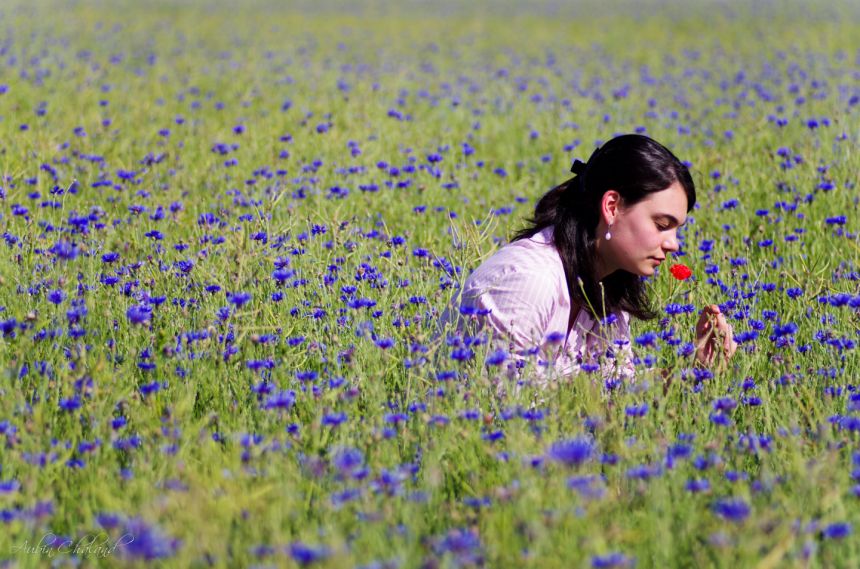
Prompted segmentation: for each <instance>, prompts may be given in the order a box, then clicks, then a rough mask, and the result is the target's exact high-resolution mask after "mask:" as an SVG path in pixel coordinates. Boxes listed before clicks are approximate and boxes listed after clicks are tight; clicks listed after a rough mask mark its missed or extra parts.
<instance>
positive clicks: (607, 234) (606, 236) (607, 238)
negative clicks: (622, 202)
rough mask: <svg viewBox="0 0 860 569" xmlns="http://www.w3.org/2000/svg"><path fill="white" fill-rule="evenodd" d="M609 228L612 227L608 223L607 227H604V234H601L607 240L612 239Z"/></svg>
mask: <svg viewBox="0 0 860 569" xmlns="http://www.w3.org/2000/svg"><path fill="white" fill-rule="evenodd" d="M610 229H612V224H611V223H610V224H609V227H608V228H607V229H606V235H604V236H603V237H604V238H605V239H606V240H607V241H609V240H610V239H612V233H610V232H609V230H610Z"/></svg>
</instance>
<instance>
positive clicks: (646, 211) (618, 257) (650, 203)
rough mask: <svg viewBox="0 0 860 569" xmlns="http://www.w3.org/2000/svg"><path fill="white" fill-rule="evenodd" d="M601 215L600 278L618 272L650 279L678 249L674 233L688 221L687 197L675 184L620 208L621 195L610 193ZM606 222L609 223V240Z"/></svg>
mask: <svg viewBox="0 0 860 569" xmlns="http://www.w3.org/2000/svg"><path fill="white" fill-rule="evenodd" d="M602 213H603V215H602V216H601V220H600V223H599V224H598V227H597V241H598V242H597V252H598V259H599V261H598V268H599V269H600V272H601V276H600V278H603V277H605V276H608V275H610V274H612V273H613V272H615V271H616V270H618V269H623V270H625V271H628V272H630V273H633V274H635V275H640V276H650V275H653V274H654V269H655V268H656V267H657V266H658V265H660V263H662V262H663V261H664V260H665V259H666V258H667V257H668V255H669V253H673V252H675V251H677V250H678V248H679V246H678V236H677V231H678V227H680V226H681V225H683V224H684V223H686V221H687V194H686V193H685V192H684V187H683V186H682V185H681V184H680V182H677V181H676V182H674V183H673V184H672V185H671V186H669V187H668V188H666V189H665V190H663V191H660V192H653V193H651V194H649V195H648V197H646V198H645V199H643V200H642V201H640V202H639V203H637V204H635V205H633V206H631V207H621V204H620V195H619V194H618V193H617V192H614V191H610V192H606V194H604V196H603V202H602ZM607 219H608V220H610V221H611V222H612V228H611V229H610V232H611V233H612V238H611V239H609V240H606V237H605V235H606V231H607V228H608V225H607Z"/></svg>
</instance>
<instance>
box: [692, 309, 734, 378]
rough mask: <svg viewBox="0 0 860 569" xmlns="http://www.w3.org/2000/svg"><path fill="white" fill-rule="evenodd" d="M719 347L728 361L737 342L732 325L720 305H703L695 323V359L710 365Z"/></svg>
mask: <svg viewBox="0 0 860 569" xmlns="http://www.w3.org/2000/svg"><path fill="white" fill-rule="evenodd" d="M721 348H722V350H723V353H724V354H725V356H726V357H725V359H726V361H728V359H729V358H731V357H732V356H733V355H734V353H735V350H737V349H738V343H737V342H735V339H734V335H733V334H732V325H731V324H729V323H728V322H727V321H726V317H725V316H724V315H723V314H722V312H720V307H719V306H717V305H716V304H711V305H709V306H706V307H705V309H704V310H703V311H702V314H701V316H700V317H699V323H698V324H696V360H697V361H698V362H699V363H701V364H702V365H704V366H707V367H711V365H713V363H714V360H715V358H716V355H717V353H718V352H719V351H720V349H721Z"/></svg>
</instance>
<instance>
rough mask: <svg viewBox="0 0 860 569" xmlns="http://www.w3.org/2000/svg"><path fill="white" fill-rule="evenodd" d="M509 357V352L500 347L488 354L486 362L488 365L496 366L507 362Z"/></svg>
mask: <svg viewBox="0 0 860 569" xmlns="http://www.w3.org/2000/svg"><path fill="white" fill-rule="evenodd" d="M507 359H508V353H507V352H506V351H505V350H503V349H501V348H499V349H497V350H495V351H493V352H492V353H491V354H489V355H488V356H487V359H486V363H487V365H494V366H496V365H501V364H503V363H505V361H506V360H507Z"/></svg>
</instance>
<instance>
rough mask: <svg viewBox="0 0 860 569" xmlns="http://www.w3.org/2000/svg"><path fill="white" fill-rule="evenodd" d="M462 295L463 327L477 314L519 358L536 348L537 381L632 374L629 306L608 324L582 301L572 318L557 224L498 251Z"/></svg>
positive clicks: (498, 342) (476, 320) (496, 339)
mask: <svg viewBox="0 0 860 569" xmlns="http://www.w3.org/2000/svg"><path fill="white" fill-rule="evenodd" d="M459 296H460V301H459V308H460V310H459V312H460V316H459V318H458V321H457V322H458V323H457V327H458V329H460V330H463V329H465V328H466V322H468V321H472V323H473V324H475V325H476V328H477V329H478V330H487V331H489V332H491V335H492V337H493V338H494V344H495V345H496V346H497V347H499V346H500V347H502V348H503V349H505V350H506V351H507V352H509V354H510V356H511V357H512V358H513V359H514V361H516V360H527V359H528V358H529V357H530V356H532V355H535V356H537V358H538V368H537V370H538V371H537V374H536V377H535V379H536V380H537V383H538V384H539V385H541V384H545V382H546V380H548V379H549V376H550V375H553V374H554V375H556V376H558V375H567V374H571V373H574V372H577V371H580V370H582V371H591V372H596V371H600V372H601V374H602V376H603V377H604V378H606V379H609V378H626V379H633V376H634V369H633V363H632V361H631V360H632V355H633V354H632V350H631V349H630V329H629V322H630V315H629V314H628V313H627V312H626V311H618V312H617V313H613V314H610V315H609V316H608V318H607V319H606V320H607V325H606V326H601V325H600V322H598V321H597V320H595V319H594V318H593V317H592V316H591V315H590V313H589V312H588V310H583V309H580V310H578V311H577V314H576V317H575V318H574V320H573V322H571V321H570V320H571V314H570V305H571V303H570V294H569V293H568V289H567V279H566V278H565V274H564V267H563V265H562V263H561V257H560V256H559V254H558V250H557V249H556V248H555V246H554V245H553V244H552V227H547V228H545V229H543V230H542V231H540V232H538V233H536V234H535V235H533V236H532V237H531V238H528V239H520V240H517V241H514V242H513V243H509V244H507V245H505V246H503V247H502V248H501V249H499V250H498V251H496V252H495V254H493V255H492V256H491V257H490V258H489V259H487V260H486V261H485V262H484V263H483V264H481V265H480V266H479V267H478V268H477V269H475V271H474V272H472V274H471V275H469V277H468V278H467V279H466V282H465V284H464V286H463V288H462V290H461V291H460V294H459ZM592 302H594V300H592ZM598 302H599V299H598ZM445 318H446V317H445V316H443V320H444V319H445ZM602 356H606V357H602Z"/></svg>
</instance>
